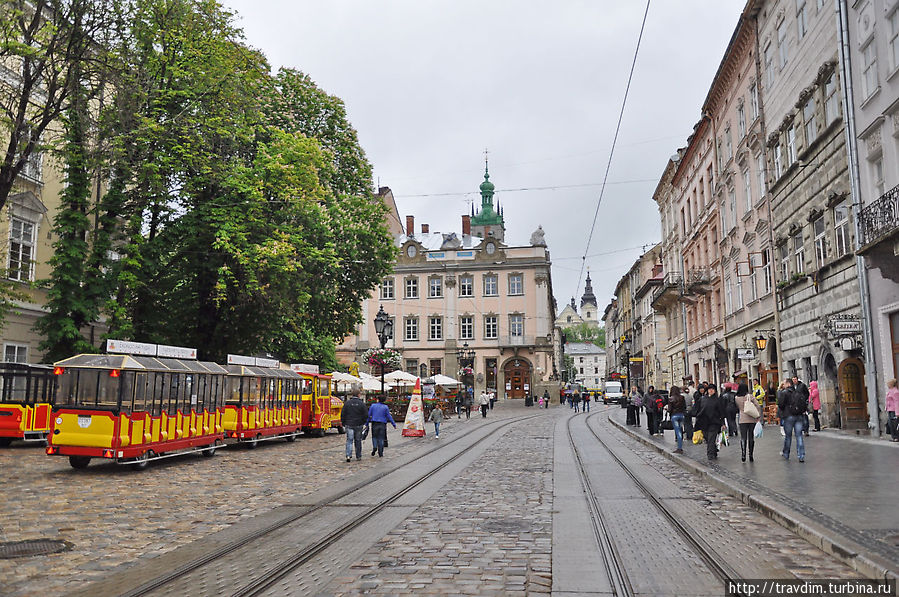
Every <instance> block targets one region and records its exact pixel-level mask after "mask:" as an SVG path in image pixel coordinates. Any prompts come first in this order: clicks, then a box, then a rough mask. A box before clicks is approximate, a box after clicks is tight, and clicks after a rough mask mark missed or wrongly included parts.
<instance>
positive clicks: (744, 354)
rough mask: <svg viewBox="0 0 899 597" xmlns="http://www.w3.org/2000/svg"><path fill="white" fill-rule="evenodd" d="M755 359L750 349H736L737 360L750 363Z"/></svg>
mask: <svg viewBox="0 0 899 597" xmlns="http://www.w3.org/2000/svg"><path fill="white" fill-rule="evenodd" d="M754 358H755V353H753V352H752V349H751V348H738V349H737V359H739V360H741V361H751V360H752V359H754Z"/></svg>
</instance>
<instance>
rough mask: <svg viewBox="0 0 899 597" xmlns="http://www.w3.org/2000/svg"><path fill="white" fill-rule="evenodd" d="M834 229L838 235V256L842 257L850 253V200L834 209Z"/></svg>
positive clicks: (836, 245) (835, 244)
mask: <svg viewBox="0 0 899 597" xmlns="http://www.w3.org/2000/svg"><path fill="white" fill-rule="evenodd" d="M833 228H834V233H835V234H836V243H834V246H835V247H836V256H837V258H839V257H842V256H843V255H845V254H846V253H848V252H849V200H848V199H847V200H845V201H843V202H842V203H840V204H839V205H837V206H836V207H834V208H833Z"/></svg>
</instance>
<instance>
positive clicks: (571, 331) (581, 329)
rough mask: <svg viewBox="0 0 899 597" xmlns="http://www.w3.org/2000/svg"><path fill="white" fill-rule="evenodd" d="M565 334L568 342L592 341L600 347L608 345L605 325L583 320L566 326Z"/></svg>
mask: <svg viewBox="0 0 899 597" xmlns="http://www.w3.org/2000/svg"><path fill="white" fill-rule="evenodd" d="M564 334H565V339H566V341H568V342H590V343H592V344H595V345H597V346H599V347H600V348H605V347H606V329H605V328H604V327H597V326H595V325H591V324H589V323H586V322H582V323H578V324H575V325H573V326H571V327H569V328H565V331H564Z"/></svg>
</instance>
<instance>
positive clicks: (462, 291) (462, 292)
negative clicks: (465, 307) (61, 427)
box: [459, 276, 474, 296]
mask: <svg viewBox="0 0 899 597" xmlns="http://www.w3.org/2000/svg"><path fill="white" fill-rule="evenodd" d="M459 296H474V278H472V277H471V276H462V277H461V278H459Z"/></svg>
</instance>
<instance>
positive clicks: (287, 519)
mask: <svg viewBox="0 0 899 597" xmlns="http://www.w3.org/2000/svg"><path fill="white" fill-rule="evenodd" d="M539 416H540V415H527V416H522V417H516V418H513V419H508V420H502V421H500V422H497V423H488V425H494V427H493V429H492V430H491V431H490V432H488V433H485V434H484V436H483V437H481V438H479V439H477V440H476V441H474V442H473V443H472V444H471V445H469V446H468V447H467V448H466V450H468V449H471V448H473V447H475V446H477V445H479V444H480V443H482V442H484V441H486V440H487V439H489V438H491V437H493V436H494V432H495V431H497V430H500V429H503V428H506V427H508V426H510V425H514V424H517V423H521V422H524V421H527V420H530V419H533V418H536V417H539ZM484 429H485V427H484V426H479V427H476V428H474V429H471V430H469V431H466V432H465V433H463V434H461V435H459V436H457V437H454V438H453V439H451V440H449V441H447V442H443V443H441V444H440V445H438V446H435V447H434V448H432V449H430V450H427V451H425V452H422V453H421V454H418V455H417V456H416V457H415V458H414V459H412V460H411V461H404V462H401V463H399V464H397V465H396V466H394V467H391V468H390V469H387V470H385V471H382V472H380V473H378V474H376V475H373V476H366V477H365V478H364V479H363V480H361V481H359V482H357V483H355V484H353V485H351V486H350V487H348V488H345V489H343V490H341V491H339V492H337V493H335V494H333V495H329V496H328V497H327V498H325V499H322V500H320V501H318V502H317V503H315V504H311V505H309V506H300V505H291V504H286V505H287V506H289V507H294V508H299V510H298V511H296V512H294V513H291V514H289V515H287V516H282V517H279V518H277V520H274V521H273V522H271V523H268V524H266V525H264V526H262V527H261V528H259V529H256V530H254V531H252V532H249V533H244V534H241V535H239V536H237V537H235V538H232V539H230V540H229V541H227V542H225V543H223V544H222V545H220V546H218V547H217V548H215V549H213V550H210V551H208V552H207V553H205V554H203V555H201V556H199V557H195V558H192V559H190V560H188V561H187V562H184V563H182V564H179V565H178V566H176V567H174V568H173V569H172V570H170V571H169V572H166V573H164V574H161V575H158V576H156V577H154V578H152V579H150V580H148V581H145V582H143V583H141V584H140V585H139V586H137V587H134V588H132V589H130V590H128V591H125V592H120V593H117V594H119V595H122V596H123V597H142V596H145V595H149V594H151V593H154V592H155V591H157V590H159V589H164V588H165V587H166V586H167V585H170V584H172V583H174V582H175V581H177V580H179V579H181V578H183V577H185V576H186V575H189V574H191V573H192V572H194V571H197V570H198V569H200V568H202V567H204V566H207V565H209V564H212V563H214V562H215V561H216V560H219V559H222V558H225V557H227V556H230V555H233V554H235V553H236V552H238V551H239V550H242V549H252V545H251V544H254V543H258V542H259V541H260V540H262V539H264V538H266V537H268V536H270V535H272V534H273V533H275V532H277V531H280V530H282V529H284V528H285V527H286V526H287V525H294V524H297V523H302V521H303V520H304V519H307V518H308V517H311V516H313V515H314V514H315V513H317V512H319V511H321V510H323V509H325V508H327V507H329V506H332V505H334V503H335V502H337V501H339V500H341V499H343V498H347V497H349V496H352V495H353V494H354V493H357V492H360V491H361V490H363V489H365V488H367V487H369V486H370V485H371V484H373V483H376V482H378V481H380V480H382V479H384V478H386V477H388V476H390V475H392V474H395V473H397V472H398V471H400V470H401V469H402V468H404V467H407V466H409V465H410V464H411V463H414V462H415V461H417V460H420V459H422V458H425V457H427V456H428V455H430V454H433V453H435V452H437V451H440V450H446V449H447V448H450V447H452V446H453V445H454V444H457V442H460V441H462V440H465V439H466V438H468V437H469V436H470V435H471V434H474V433H478V432H479V431H483V430H484ZM463 453H464V452H463ZM454 461H455V458H454V457H450V458H448V459H446V460H445V461H443V462H441V463H440V464H438V465H436V466H434V467H433V468H431V469H430V470H429V471H428V472H427V473H425V474H423V475H420V476H419V477H418V478H416V479H414V480H412V481H411V482H409V483H406V484H405V485H404V486H403V487H402V488H401V489H399V490H397V491H395V492H393V493H391V494H390V495H388V496H387V497H385V498H382V499H381V500H380V501H378V502H377V503H376V504H373V505H371V506H366V507H365V509H364V510H363V511H362V512H361V513H359V514H356V515H354V516H352V517H351V518H350V519H348V520H347V521H346V522H344V523H341V524H340V525H338V526H336V527H334V529H333V530H331V531H330V532H328V533H327V534H325V535H323V536H322V537H321V538H319V539H317V540H316V541H314V542H313V543H311V544H309V545H306V546H304V547H303V548H302V549H300V550H299V551H297V552H295V553H294V554H291V555H290V556H289V557H288V558H287V559H286V560H284V561H283V562H280V563H278V564H277V565H276V566H275V567H274V568H271V569H269V570H267V572H266V574H265V575H264V576H262V577H261V578H257V579H253V580H252V581H250V582H248V583H246V584H245V585H243V586H241V587H240V588H238V589H237V590H236V591H234V592H233V593H231V594H232V595H235V596H250V595H258V594H261V593H262V592H263V591H265V590H266V589H267V588H269V587H270V586H271V585H273V584H274V583H276V582H278V581H279V580H280V579H281V578H283V577H284V576H285V575H287V574H289V573H290V572H291V570H293V569H295V568H296V567H298V566H300V565H302V564H303V563H305V562H308V561H309V560H311V559H312V558H314V557H315V556H316V555H317V554H319V553H321V552H322V551H323V550H325V549H327V548H328V547H329V546H331V545H333V544H334V543H335V542H336V541H338V540H339V539H340V538H341V537H343V536H345V535H346V533H347V532H349V531H350V530H351V529H353V528H354V527H356V526H357V525H359V524H360V523H361V522H363V521H365V520H366V519H367V518H369V517H370V516H371V515H372V513H374V512H376V511H378V510H380V509H382V508H384V507H385V506H389V505H391V504H392V503H395V502H396V501H397V500H399V499H400V498H401V497H402V496H404V495H406V494H408V493H409V492H411V491H412V490H414V489H415V488H416V487H419V486H421V485H422V484H423V483H425V482H426V481H428V480H429V479H430V478H432V477H433V476H434V475H436V474H438V473H439V472H441V471H442V470H443V469H445V468H446V467H447V466H449V465H451V464H452V463H453V462H454ZM249 572H250V571H248V573H249ZM100 582H101V583H102V582H103V581H100ZM83 594H85V595H94V594H96V593H95V592H93V591H91V588H90V587H87V588H86V591H85V592H84V593H83Z"/></svg>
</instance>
